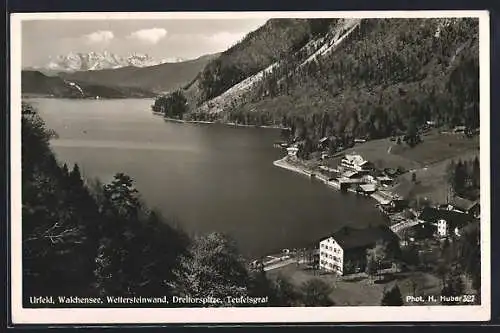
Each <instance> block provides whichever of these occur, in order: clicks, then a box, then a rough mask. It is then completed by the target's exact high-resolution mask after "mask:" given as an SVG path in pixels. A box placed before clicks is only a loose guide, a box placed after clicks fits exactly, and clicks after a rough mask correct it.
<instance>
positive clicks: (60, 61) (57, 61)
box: [32, 51, 185, 72]
mask: <svg viewBox="0 0 500 333" xmlns="http://www.w3.org/2000/svg"><path fill="white" fill-rule="evenodd" d="M181 61H185V59H182V58H168V59H161V60H156V59H153V58H152V57H151V56H149V55H147V54H141V53H132V54H130V55H128V56H120V55H117V54H114V53H111V52H108V51H104V52H89V53H81V52H71V53H69V54H67V55H60V56H57V57H55V58H52V59H50V62H49V63H47V64H46V65H44V66H39V67H36V68H33V67H32V68H33V69H38V70H50V71H61V72H75V71H95V70H101V69H113V68H121V67H127V66H134V67H149V66H155V65H159V64H163V63H175V62H181Z"/></svg>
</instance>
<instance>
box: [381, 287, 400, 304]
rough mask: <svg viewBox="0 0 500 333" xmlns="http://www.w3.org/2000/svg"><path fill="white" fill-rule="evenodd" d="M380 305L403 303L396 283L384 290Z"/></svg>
mask: <svg viewBox="0 0 500 333" xmlns="http://www.w3.org/2000/svg"><path fill="white" fill-rule="evenodd" d="M380 305H383V306H401V305H403V296H402V295H401V290H399V286H398V285H397V284H394V285H392V286H391V287H389V288H386V290H384V296H383V297H382V301H381V303H380Z"/></svg>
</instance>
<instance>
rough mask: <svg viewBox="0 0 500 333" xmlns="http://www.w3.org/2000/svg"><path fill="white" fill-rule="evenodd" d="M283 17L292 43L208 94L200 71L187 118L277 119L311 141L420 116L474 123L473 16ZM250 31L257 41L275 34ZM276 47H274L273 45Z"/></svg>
mask: <svg viewBox="0 0 500 333" xmlns="http://www.w3.org/2000/svg"><path fill="white" fill-rule="evenodd" d="M285 21H286V20H285ZM292 21H293V20H292ZM310 21H314V20H310ZM304 24H305V26H309V27H310V24H311V23H310V22H306V23H304ZM282 25H284V26H288V27H291V28H289V29H291V30H290V31H289V34H290V35H298V36H299V35H300V36H303V40H301V42H300V43H295V44H294V43H291V45H293V48H294V49H295V52H292V53H286V52H282V56H280V57H278V58H277V59H276V57H268V58H267V60H268V61H267V62H266V61H262V62H261V63H260V65H261V68H259V71H257V72H255V73H254V74H252V75H247V76H245V77H244V78H243V79H242V80H239V81H238V80H235V81H238V82H236V83H235V84H232V85H231V86H230V87H224V89H223V91H220V92H218V93H217V95H216V96H213V97H211V98H207V97H208V96H210V95H213V93H214V91H210V90H208V92H209V93H207V88H206V85H203V82H202V80H201V81H200V82H198V92H197V96H196V97H195V98H194V99H195V100H196V99H197V100H198V101H202V103H201V105H200V106H197V107H193V105H194V102H193V101H191V106H192V109H191V112H190V114H188V115H186V118H189V119H195V120H221V121H226V122H229V121H230V122H236V123H243V124H256V125H283V126H286V127H292V129H293V131H294V136H295V137H297V138H299V139H301V140H304V139H311V140H312V141H317V140H318V139H319V138H320V137H323V136H337V137H340V139H341V140H342V141H346V140H347V141H348V140H352V138H353V137H360V136H361V137H365V138H368V139H369V138H372V139H373V138H382V137H387V136H390V135H394V134H396V133H400V132H404V131H408V130H411V128H413V127H418V126H420V125H422V124H425V122H426V121H428V120H433V121H435V122H436V123H437V124H438V126H441V125H444V126H449V127H451V126H455V125H466V126H468V127H471V128H476V127H478V126H479V60H478V58H479V51H478V50H479V35H478V29H479V28H478V20H477V19H471V18H455V19H362V20H357V21H356V20H330V21H324V20H323V24H322V27H321V29H320V31H319V32H318V33H316V34H312V33H311V29H310V28H308V29H305V28H304V25H298V26H295V25H292V24H291V23H282ZM295 29H297V30H298V31H297V32H295V33H294V30H295ZM305 31H308V32H305ZM253 34H254V37H253V38H255V39H264V40H265V38H266V36H267V35H269V36H274V35H273V34H272V33H269V32H267V34H263V33H261V32H260V31H259V30H257V31H255V32H254V33H253ZM245 40H246V39H245ZM245 40H243V41H242V42H241V43H240V44H238V45H236V46H235V47H234V48H235V49H243V50H242V51H241V52H248V53H250V54H252V52H253V45H251V44H249V43H248V42H245ZM271 41H273V39H272V38H271ZM261 43H262V44H266V43H265V42H261ZM276 49H277V51H275V54H277V53H279V51H278V50H280V48H279V45H276ZM230 50H231V49H230ZM230 50H228V51H230ZM244 50H246V51H244ZM281 50H283V49H281ZM228 51H227V52H228ZM227 57H228V56H227V55H226V56H221V57H220V58H219V59H218V60H217V61H218V65H217V66H218V68H232V67H231V66H232V65H231V63H233V64H234V63H235V62H234V60H233V58H232V57H229V60H227V63H225V62H224V60H225V59H226V58H227ZM236 64H237V65H233V68H234V67H235V66H236V67H238V66H239V65H238V62H236ZM264 65H265V66H264ZM213 66H214V65H213V63H211V64H209V65H207V68H209V69H207V68H205V70H204V73H206V72H207V71H209V72H210V68H211V67H213ZM240 67H241V66H240ZM238 68H239V67H238ZM255 68H257V67H255ZM212 74H213V73H212ZM215 74H216V75H215ZM215 74H214V75H212V76H218V77H219V78H223V77H224V75H222V74H223V72H221V71H218V72H217V71H216V72H215ZM222 81H223V82H225V83H227V82H232V81H231V80H222ZM211 82H212V83H213V82H217V79H212V80H211ZM191 89H192V88H191ZM219 90H220V89H219ZM189 92H190V91H189V90H188V91H187V92H186V94H187V96H189ZM191 100H193V98H192V97H191Z"/></svg>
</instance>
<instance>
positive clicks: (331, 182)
mask: <svg viewBox="0 0 500 333" xmlns="http://www.w3.org/2000/svg"><path fill="white" fill-rule="evenodd" d="M287 159H288V156H285V157H283V158H281V159H279V160H276V161H274V162H273V165H274V166H277V167H279V168H282V169H285V170H289V171H293V172H295V173H299V174H301V175H304V176H307V177H314V178H316V179H319V180H320V181H321V182H323V183H324V184H325V185H327V186H328V187H332V188H334V189H336V190H339V191H340V189H341V188H340V183H339V182H338V181H335V180H328V177H326V176H324V175H322V174H318V173H316V172H313V171H310V170H307V169H306V168H304V167H301V166H297V165H294V164H291V163H290V162H288V160H287ZM313 175H314V176H313ZM347 192H351V193H354V194H356V195H358V192H356V190H354V189H352V188H347ZM363 196H364V197H367V198H371V199H373V200H374V201H375V202H376V205H375V206H377V205H379V204H380V201H379V200H378V199H377V197H380V194H379V191H378V190H377V191H375V192H374V193H372V194H370V195H363ZM385 215H386V216H387V217H389V218H390V216H388V215H387V214H385Z"/></svg>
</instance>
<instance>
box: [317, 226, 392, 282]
mask: <svg viewBox="0 0 500 333" xmlns="http://www.w3.org/2000/svg"><path fill="white" fill-rule="evenodd" d="M379 241H384V242H386V243H388V244H397V243H398V238H397V236H396V235H395V234H394V233H393V232H392V231H391V230H390V229H389V228H388V227H387V226H384V225H378V226H373V227H372V226H370V227H368V228H364V229H355V228H351V227H344V228H342V229H340V230H339V231H337V232H336V233H334V234H333V235H331V236H329V237H326V238H324V239H322V240H321V241H320V242H319V267H320V269H323V270H325V271H328V272H334V273H336V274H338V275H345V274H350V273H355V272H360V271H364V270H365V266H366V250H367V249H370V248H373V247H374V246H375V245H376V244H377V242H379Z"/></svg>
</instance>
